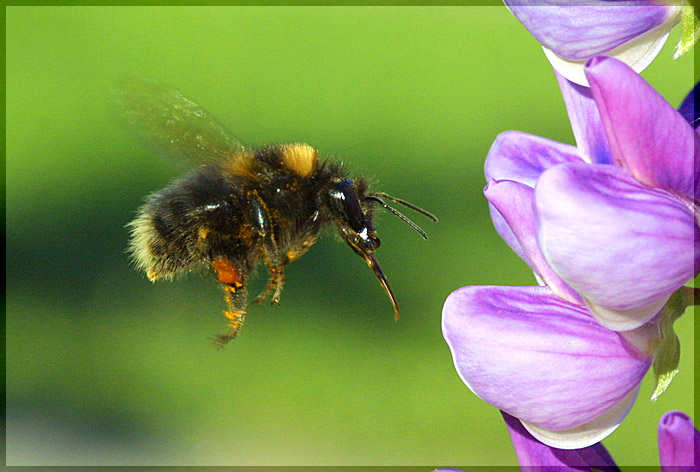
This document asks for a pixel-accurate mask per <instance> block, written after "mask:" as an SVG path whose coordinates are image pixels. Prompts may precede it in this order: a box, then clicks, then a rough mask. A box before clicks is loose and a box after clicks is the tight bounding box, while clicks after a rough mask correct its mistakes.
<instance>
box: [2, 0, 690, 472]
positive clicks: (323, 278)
mask: <svg viewBox="0 0 700 472" xmlns="http://www.w3.org/2000/svg"><path fill="white" fill-rule="evenodd" d="M6 15H7V16H6V23H7V179H6V185H7V266H6V270H7V299H6V306H7V325H6V326H7V370H6V376H7V377H6V379H7V382H6V387H7V463H8V464H56V465H58V464H153V465H155V464H209V465H218V464H227V465H420V466H425V467H422V468H418V469H417V470H425V469H426V468H428V467H431V466H439V465H461V466H465V467H469V466H470V467H471V468H472V470H473V466H474V465H515V464H516V459H515V454H514V452H513V449H512V446H511V443H510V440H509V437H508V435H507V432H506V429H505V426H504V424H503V422H502V420H501V417H500V415H499V413H498V411H497V410H496V409H494V408H492V407H490V406H489V405H487V404H485V403H484V402H482V401H481V400H479V399H478V398H477V397H475V396H474V395H473V394H471V393H470V392H469V390H468V389H467V388H466V387H465V386H464V385H463V384H462V382H461V381H460V380H459V378H458V376H457V374H456V372H455V370H454V367H453V365H452V360H451V356H450V353H449V350H448V348H447V346H446V344H445V342H444V341H443V339H442V335H441V330H440V314H441V308H442V303H443V301H444V299H445V297H446V296H447V294H449V293H450V292H451V291H452V290H454V289H456V288H458V287H461V286H464V285H474V284H479V285H489V284H497V285H532V284H533V283H534V280H533V277H532V274H531V273H530V272H529V270H528V269H527V268H526V266H525V264H524V263H522V262H521V261H520V260H519V259H518V258H517V257H516V256H515V255H514V254H512V252H511V251H510V250H509V249H508V248H507V246H506V245H505V244H504V243H503V242H502V241H501V240H500V239H499V237H498V236H497V235H496V233H495V231H494V230H493V228H492V225H491V223H490V219H489V216H488V211H487V206H486V201H485V200H484V198H483V195H482V188H483V186H484V183H485V182H484V180H483V175H482V166H483V161H484V158H485V156H486V153H487V152H488V149H489V147H490V145H491V143H492V142H493V140H494V138H495V137H496V135H497V134H498V133H499V132H501V131H504V130H508V129H518V130H523V131H527V132H529V133H532V134H536V135H541V136H545V137H548V138H551V139H554V140H557V141H563V142H569V143H573V138H572V134H571V130H570V128H569V124H568V119H567V116H566V112H565V109H564V106H563V103H562V100H561V97H560V93H559V90H558V87H557V85H556V82H555V79H554V76H553V74H552V72H551V68H550V66H549V65H548V63H547V61H546V59H545V57H544V55H543V54H542V51H541V49H540V47H539V45H538V44H537V43H536V42H535V40H534V39H533V38H532V37H530V35H529V34H528V33H527V32H526V31H525V29H524V28H523V27H522V26H521V25H520V24H519V23H518V22H517V21H516V20H515V19H514V18H513V17H512V16H511V15H510V14H509V12H508V11H507V10H506V8H505V7H454V8H453V7H416V8H414V7H395V8H390V7H386V8H384V7H382V8H379V7H303V8H296V7H225V8H223V7H221V8H218V7H207V8H197V7H170V8H159V7H154V8H145V7H143V8H136V7H131V8H129V7H123V8H122V7H8V8H7V10H6ZM678 35H679V31H678V29H675V30H674V31H673V33H672V36H671V40H670V41H669V43H675V41H676V40H677V38H678ZM672 46H673V45H672V44H669V45H667V46H666V48H665V49H664V51H662V53H661V55H660V57H659V58H658V59H657V60H656V61H655V62H654V63H653V64H652V66H651V67H650V68H649V69H648V70H647V71H646V72H645V73H644V76H645V77H646V78H647V80H649V81H650V82H651V83H652V84H653V85H654V86H655V87H656V88H657V89H658V90H659V91H660V92H661V93H662V94H663V95H664V96H665V97H666V98H667V99H668V100H669V101H670V102H671V103H673V104H674V105H677V104H679V103H680V101H681V100H682V98H683V97H684V96H685V94H686V92H687V91H688V90H689V89H690V88H691V87H692V85H693V64H692V59H691V56H692V54H690V55H688V56H686V57H684V58H682V59H681V60H678V61H672V60H671V58H670V56H671V53H672ZM123 76H134V77H149V78H153V79H157V80H160V81H163V82H166V83H168V84H171V85H173V86H174V87H176V88H178V89H180V90H181V91H183V92H184V93H185V94H186V95H188V96H190V97H192V98H194V99H195V100H196V101H198V102H199V103H200V104H201V105H203V106H205V107H206V108H208V109H209V110H210V111H211V112H212V113H213V114H214V115H215V116H217V117H219V118H220V119H221V121H222V122H224V123H226V124H227V125H228V126H229V127H230V128H231V129H232V130H233V131H234V132H235V133H236V134H237V135H238V136H239V137H241V138H242V139H243V140H244V141H246V142H248V143H252V144H262V143H266V142H270V141H280V142H285V141H305V142H308V143H311V144H313V145H314V146H316V147H318V148H319V149H320V150H322V151H324V152H326V153H328V154H331V155H335V156H338V157H339V158H342V159H343V160H345V161H346V162H347V163H348V165H349V166H350V168H351V169H353V170H354V171H355V172H357V173H364V174H367V175H369V176H371V177H373V178H374V179H375V180H376V181H377V182H378V183H379V188H381V189H382V190H384V191H386V192H388V193H391V194H393V195H396V196H400V197H402V198H406V199H407V200H409V201H411V202H414V203H416V204H418V205H420V206H423V207H425V208H427V209H430V210H431V211H433V212H434V213H436V214H437V215H438V216H439V217H440V223H439V224H437V225H434V224H432V223H430V222H427V221H426V220H424V219H422V218H421V217H420V216H416V217H415V221H416V222H418V223H419V224H421V225H422V226H423V227H424V229H425V230H426V231H427V232H428V233H429V235H430V240H429V241H423V240H422V239H421V238H420V237H419V236H418V235H417V234H415V233H414V232H413V231H411V230H410V229H409V228H408V227H406V226H405V225H403V223H401V222H400V221H399V220H398V219H395V218H393V217H391V216H384V217H383V218H381V220H380V221H379V222H378V228H379V235H380V236H381V238H382V242H383V244H382V248H381V250H380V251H379V253H378V256H379V259H380V261H381V262H382V264H383V266H384V269H385V271H386V273H387V274H388V277H389V280H390V282H391V284H392V287H393V288H394V291H395V292H396V295H397V297H398V299H399V302H400V304H401V306H402V310H403V318H402V319H401V320H400V322H398V323H394V321H393V319H392V310H391V306H390V304H389V302H388V300H387V299H386V296H385V294H384V293H383V291H382V290H381V288H380V287H379V285H378V284H377V281H376V279H375V278H374V277H373V276H372V274H371V272H370V271H369V270H368V268H367V267H366V266H365V265H364V263H363V262H362V261H361V260H360V259H359V258H358V257H357V256H356V255H354V254H353V253H352V252H351V251H350V250H348V248H347V247H346V246H345V245H344V244H342V243H338V241H336V240H335V238H334V237H333V236H332V235H331V234H328V235H327V237H325V238H322V239H321V240H320V241H319V242H318V243H317V244H316V245H315V246H314V247H313V248H312V250H311V251H310V252H309V253H308V254H307V255H306V256H304V257H303V258H302V259H300V260H299V261H297V262H295V263H294V264H292V265H291V266H290V267H289V268H288V270H287V285H286V290H285V292H284V296H283V299H282V307H278V308H273V307H269V306H263V307H254V308H253V309H252V312H251V313H250V315H249V316H248V320H247V323H246V326H245V328H244V330H243V332H242V335H241V336H240V337H239V338H238V339H237V340H236V341H235V342H233V343H232V344H230V345H229V346H228V347H227V348H226V349H225V350H223V351H218V350H216V349H215V348H214V347H213V346H212V344H211V343H210V342H209V341H208V340H207V336H208V335H211V334H214V333H218V332H221V331H222V330H223V329H224V327H225V319H224V317H223V316H222V314H221V311H222V310H223V308H224V304H223V299H222V296H221V293H220V291H219V289H218V288H217V286H216V284H215V283H214V282H213V281H212V280H209V279H207V278H206V277H199V276H189V277H186V278H185V279H183V280H180V281H178V282H175V283H157V284H151V283H149V282H148V281H147V280H146V279H145V277H144V276H143V275H142V274H139V273H137V272H136V271H134V270H133V268H132V267H131V266H130V264H129V260H128V257H127V256H126V254H125V252H124V249H125V247H126V245H127V236H128V235H127V230H126V229H125V227H124V226H125V224H126V223H127V222H129V221H130V220H131V219H132V218H133V216H134V212H135V209H136V208H137V207H138V205H139V204H140V203H141V202H142V200H143V198H144V197H145V196H146V195H147V194H148V193H149V192H151V191H154V190H157V189H159V188H161V187H163V186H164V185H165V184H167V183H168V182H169V181H170V180H171V179H173V178H175V177H177V176H178V175H180V174H181V173H182V171H183V169H182V167H179V166H178V165H177V164H174V163H173V162H170V161H168V160H167V159H163V158H160V157H157V156H154V155H153V154H152V153H151V152H150V151H149V150H148V149H146V148H145V147H143V146H142V145H141V144H140V143H139V142H138V141H137V140H136V139H135V138H134V137H133V136H130V135H129V134H128V133H126V132H125V131H123V130H122V129H120V128H119V126H118V125H117V124H116V123H115V122H114V121H113V119H111V117H110V116H108V113H107V111H106V110H107V106H106V101H107V98H106V97H107V90H108V89H109V87H110V86H111V85H113V84H114V83H115V82H116V81H117V80H118V79H119V78H121V77H123ZM264 278H265V277H261V280H258V281H257V282H256V283H255V285H254V287H258V288H261V287H262V286H263V285H264V280H262V279H264ZM253 291H255V289H254V290H253ZM691 318H692V317H691V316H690V315H687V316H685V317H684V318H683V319H681V320H680V321H679V323H678V325H677V326H678V330H679V331H680V335H681V338H682V339H681V341H682V343H683V349H684V351H683V358H682V362H681V367H680V369H681V373H680V374H679V375H678V378H677V379H676V380H675V381H674V383H673V384H672V385H671V388H670V390H669V391H668V392H667V393H666V394H664V395H663V396H662V397H661V399H660V400H658V401H657V402H656V403H654V404H652V403H651V402H650V401H649V400H648V398H649V396H650V395H651V393H652V382H651V379H649V378H648V379H647V380H646V383H645V385H644V387H643V389H642V392H641V394H640V399H639V400H638V402H637V404H636V405H635V407H634V409H633V411H632V412H631V413H630V415H629V417H628V419H627V420H626V421H625V422H624V423H623V424H622V426H621V427H620V428H619V429H618V430H617V432H615V433H614V434H613V435H612V436H611V437H610V438H608V439H607V440H606V441H605V444H606V445H607V446H608V447H609V449H610V450H611V452H612V454H613V456H614V457H615V458H616V459H617V460H618V461H619V462H620V463H621V464H623V465H625V464H630V465H646V464H657V463H658V459H657V452H656V439H655V436H656V423H657V421H658V419H659V417H660V416H661V415H662V414H663V413H664V412H665V411H667V410H669V409H682V410H685V411H686V412H688V413H690V414H692V411H693V398H692V397H693V395H692V392H693V377H692V372H693V369H692V366H693V363H692V361H693V342H692V341H693V332H692V331H693V325H692V319H691Z"/></svg>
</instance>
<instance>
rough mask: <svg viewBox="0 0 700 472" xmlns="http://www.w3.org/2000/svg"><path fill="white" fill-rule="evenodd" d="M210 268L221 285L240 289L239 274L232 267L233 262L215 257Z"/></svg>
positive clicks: (236, 269) (234, 267) (235, 268)
mask: <svg viewBox="0 0 700 472" xmlns="http://www.w3.org/2000/svg"><path fill="white" fill-rule="evenodd" d="M212 267H214V270H215V271H216V276H217V277H218V278H219V282H221V283H222V284H227V285H232V286H236V287H241V286H242V285H243V284H242V283H241V273H240V272H239V271H238V268H237V267H236V266H235V265H233V262H231V261H230V260H228V259H227V258H225V257H217V258H216V259H214V262H213V263H212Z"/></svg>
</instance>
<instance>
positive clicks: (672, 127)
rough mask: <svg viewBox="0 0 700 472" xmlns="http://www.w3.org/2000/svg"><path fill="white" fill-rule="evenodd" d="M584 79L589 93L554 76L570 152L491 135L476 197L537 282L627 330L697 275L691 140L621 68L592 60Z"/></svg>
mask: <svg viewBox="0 0 700 472" xmlns="http://www.w3.org/2000/svg"><path fill="white" fill-rule="evenodd" d="M586 73H587V75H588V77H589V80H590V82H591V88H590V89H589V88H585V87H581V86H578V85H575V84H572V83H571V82H569V81H568V80H566V79H564V78H563V77H561V76H560V77H559V81H560V85H561V88H562V92H563V94H564V98H565V101H566V104H567V109H568V111H569V116H570V118H571V123H572V127H573V129H574V136H575V137H576V141H577V144H578V148H574V147H572V146H568V145H564V144H559V143H555V142H552V141H549V140H546V139H543V138H538V137H534V136H530V135H527V134H524V133H518V132H507V133H504V134H502V135H500V136H499V137H498V138H497V139H496V142H495V143H494V144H493V146H492V148H491V151H490V152H489V155H488V157H487V158H486V164H485V171H486V178H487V180H488V181H489V182H490V183H489V186H488V187H487V188H486V191H485V195H486V197H487V199H488V200H489V203H490V206H491V214H492V218H493V221H494V225H495V227H496V230H497V231H498V233H499V234H500V235H501V236H502V237H503V239H504V240H505V241H506V242H507V243H508V244H509V245H510V246H511V247H512V248H513V249H514V250H515V252H516V253H517V254H518V255H520V256H521V257H522V258H523V259H524V260H525V261H526V262H527V263H528V264H529V265H530V267H531V268H532V269H533V270H534V271H535V273H536V274H537V275H538V277H539V278H540V280H541V281H543V282H545V283H546V284H547V285H548V286H549V287H550V288H552V290H553V291H554V292H555V293H556V294H557V295H559V296H560V297H562V298H564V299H565V300H567V301H570V302H572V303H580V302H581V301H584V302H585V303H586V305H587V306H588V307H589V308H590V309H591V311H592V312H593V314H594V315H595V316H596V319H597V320H598V322H600V323H601V324H602V325H604V326H606V327H607V328H609V329H614V330H629V329H634V328H636V327H639V326H641V325H643V324H644V323H646V322H648V321H649V320H651V319H652V318H653V317H654V316H655V315H656V314H657V313H658V312H659V310H660V309H661V307H662V306H663V305H664V304H665V303H666V301H667V300H668V297H669V296H670V295H671V293H673V292H674V291H675V290H677V289H678V288H679V287H681V286H682V285H683V284H685V283H686V282H687V281H688V280H690V279H692V278H693V277H694V276H695V274H697V270H696V267H700V234H699V233H700V231H699V230H698V226H697V222H696V214H697V208H696V203H695V200H696V195H697V194H698V193H699V192H700V190H699V188H698V185H700V179H698V176H697V169H700V152H699V150H700V138H698V135H697V134H696V133H695V132H694V130H693V128H692V127H691V126H690V125H689V124H688V121H687V120H686V119H685V118H684V117H683V115H681V114H680V113H679V112H677V111H676V110H675V109H673V107H671V105H669V104H668V103H667V102H666V101H665V100H664V99H663V98H662V97H661V96H660V95H658V93H656V91H655V90H654V89H653V88H651V87H650V86H649V85H648V84H647V83H646V82H645V81H644V80H643V79H642V78H641V77H639V75H637V74H636V73H634V71H632V70H631V69H630V68H629V67H628V66H626V65H625V64H623V63H622V62H620V61H617V60H615V59H612V58H606V57H597V58H594V59H592V60H591V61H589V64H588V66H587V69H586ZM611 164H612V165H611ZM516 195H517V196H516Z"/></svg>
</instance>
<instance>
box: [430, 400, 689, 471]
mask: <svg viewBox="0 0 700 472" xmlns="http://www.w3.org/2000/svg"><path fill="white" fill-rule="evenodd" d="M503 418H504V419H505V421H506V425H507V427H508V432H509V433H510V437H511V440H512V441H513V447H514V448H515V453H516V455H517V457H518V463H519V464H520V466H521V467H527V469H526V470H527V471H528V472H547V471H552V470H556V471H557V472H569V471H570V472H575V471H581V470H587V471H591V472H592V471H594V470H600V471H610V472H612V471H619V468H618V467H617V465H616V464H615V461H614V460H613V458H612V457H611V456H610V454H609V453H608V451H607V450H606V449H605V447H604V446H603V445H602V444H601V443H596V444H593V445H592V446H589V447H586V448H582V449H574V450H563V449H557V448H553V447H549V446H547V445H545V444H542V443H541V442H539V441H538V440H537V439H535V438H533V437H532V435H531V434H529V433H528V431H527V430H526V429H525V428H524V427H523V426H522V424H521V423H520V422H519V421H518V420H517V419H516V418H513V417H512V416H510V415H509V414H507V413H503ZM658 434H659V462H660V463H661V469H662V471H663V472H678V471H679V469H678V468H679V467H687V468H688V469H683V470H688V472H691V471H694V472H697V471H698V470H700V432H698V430H697V429H695V427H694V426H693V422H692V420H691V419H690V418H689V417H688V416H687V415H686V414H685V413H682V412H680V411H670V412H668V413H666V414H665V415H664V416H663V417H662V418H661V421H659V433H658ZM691 468H692V469H691ZM448 471H449V472H461V471H460V470H459V469H436V470H435V471H434V472H448Z"/></svg>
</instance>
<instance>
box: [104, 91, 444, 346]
mask: <svg viewBox="0 0 700 472" xmlns="http://www.w3.org/2000/svg"><path fill="white" fill-rule="evenodd" d="M114 98H115V103H117V104H118V105H119V106H120V109H121V111H122V112H121V113H122V115H123V118H124V119H125V120H126V122H127V124H130V125H132V126H133V127H135V128H136V129H137V132H139V134H141V135H142V136H143V137H145V138H147V139H148V140H150V141H151V142H154V143H155V144H156V145H157V146H158V147H159V148H160V149H165V151H166V153H168V154H178V155H182V156H184V157H187V158H190V159H191V158H195V159H196V160H198V161H199V162H204V164H203V165H201V166H200V167H198V168H197V169H195V170H193V171H191V172H190V173H189V174H187V175H186V176H185V177H184V178H182V179H180V180H177V181H175V182H173V183H171V184H170V185H169V186H167V187H166V188H164V189H163V190H160V191H158V192H155V193H153V194H151V195H150V196H148V197H147V199H146V202H145V203H144V204H143V206H142V207H141V208H140V209H139V211H138V214H137V216H136V218H135V219H134V220H133V221H132V222H131V223H130V228H131V242H130V246H129V251H130V252H131V254H132V256H133V260H134V261H135V264H136V265H137V266H138V267H139V268H140V269H142V270H143V271H145V272H146V274H147V276H148V278H149V279H150V280H153V281H155V280H158V279H170V278H172V277H174V276H176V275H178V274H181V273H183V272H185V271H188V270H191V269H192V268H193V267H195V266H201V265H203V266H205V267H207V268H210V269H211V270H212V272H213V273H214V274H215V275H216V277H217V278H218V280H219V282H221V284H222V287H223V289H224V292H225V299H226V302H227V305H228V309H227V311H225V312H224V314H225V315H226V317H227V318H228V320H229V323H228V324H229V331H228V332H227V333H226V334H222V335H220V336H217V337H216V338H215V341H216V342H217V344H219V345H220V346H223V345H225V344H226V343H227V342H228V341H230V340H232V339H234V338H235V337H236V336H237V335H238V333H239V331H240V329H241V326H242V325H243V322H244V319H245V315H246V313H247V311H248V279H249V277H250V276H251V274H252V273H253V271H254V269H255V268H256V266H258V265H260V264H264V265H265V266H266V267H267V270H268V273H269V280H268V283H267V286H266V288H265V289H264V291H263V292H262V293H261V294H260V295H259V296H258V297H257V298H256V300H255V301H256V302H258V303H262V302H263V301H265V300H266V299H268V298H269V297H272V302H273V303H274V304H279V300H280V296H281V292H282V288H283V285H284V268H285V266H286V265H287V264H289V263H290V262H292V261H294V260H296V259H298V258H299V257H301V256H302V255H303V254H304V253H305V252H306V251H307V250H308V249H309V248H310V247H311V245H313V243H314V242H315V241H316V239H317V238H318V235H319V233H320V231H321V230H322V229H323V228H324V227H326V226H328V225H335V226H336V229H337V230H338V233H339V235H340V237H341V238H342V239H343V240H344V241H345V242H346V243H347V244H348V245H349V246H350V247H351V248H352V249H353V251H355V252H356V253H357V254H358V255H360V256H361V257H362V258H363V259H364V260H365V262H366V263H367V265H368V266H369V267H370V268H371V269H372V271H373V272H374V274H375V275H376V277H377V278H378V280H379V282H380V283H381V285H382V287H383V288H384V290H385V291H386V293H387V295H388V296H389V298H390V300H391V302H392V304H393V307H394V313H395V318H396V319H398V317H399V308H398V304H397V302H396V298H395V296H394V294H393V292H392V291H391V288H390V287H389V284H388V282H387V280H386V277H385V275H384V273H383V271H382V269H381V267H380V265H379V263H378V261H377V259H376V257H375V255H374V252H375V251H376V249H377V248H378V247H379V245H380V240H379V238H378V237H377V234H376V230H375V227H374V217H373V214H374V209H375V205H379V206H381V207H383V208H385V209H387V210H388V211H390V212H391V213H393V214H394V215H396V216H398V217H399V218H401V219H402V220H403V221H404V222H406V223H407V224H409V225H410V226H411V227H412V228H413V229H415V230H416V231H418V232H419V233H420V234H421V235H422V236H423V237H425V238H427V236H426V235H425V233H424V232H423V231H422V230H421V229H420V228H419V227H418V226H416V225H415V224H414V223H413V222H411V221H410V220H409V219H408V218H406V217H405V216H403V215H402V214H401V213H399V212H398V211H397V210H395V209H394V208H392V207H390V206H388V205H387V204H386V201H385V200H389V201H394V202H396V203H399V204H402V205H404V206H406V207H408V208H410V209H412V210H414V211H416V212H418V213H421V214H423V215H425V216H427V217H429V218H431V219H432V220H434V221H437V218H435V217H434V216H433V215H432V214H430V213H428V212H427V211H425V210H422V209H420V208H418V207H416V206H414V205H412V204H410V203H408V202H405V201H403V200H400V199H397V198H394V197H391V196H389V195H387V194H384V193H373V192H371V191H370V189H369V185H368V182H367V180H366V179H365V178H363V177H358V178H354V179H353V178H351V177H350V174H349V172H348V171H347V170H346V169H345V168H344V167H343V166H342V165H341V164H339V163H337V162H335V161H333V160H330V159H325V160H322V159H320V158H319V155H318V152H317V151H316V149H314V148H313V147H311V146H309V145H307V144H301V143H294V144H272V145H268V146H263V147H259V148H247V147H245V146H244V145H242V144H241V143H240V141H238V140H237V139H236V138H235V137H233V135H232V134H230V133H229V132H227V131H226V130H225V128H223V127H222V126H221V125H219V124H218V122H216V121H215V120H214V119H213V118H212V117H211V116H210V115H209V114H208V113H207V112H206V111H204V110H203V109H202V108H201V107H199V106H198V105H196V104H195V103H194V102H191V101H190V100H188V99H186V98H185V97H183V96H182V95H181V94H179V92H176V91H172V90H169V89H165V88H163V87H161V86H159V85H157V84H154V83H152V82H146V81H144V82H140V83H137V84H136V85H133V84H132V85H129V86H126V87H122V88H120V89H117V90H115V91H114Z"/></svg>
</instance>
